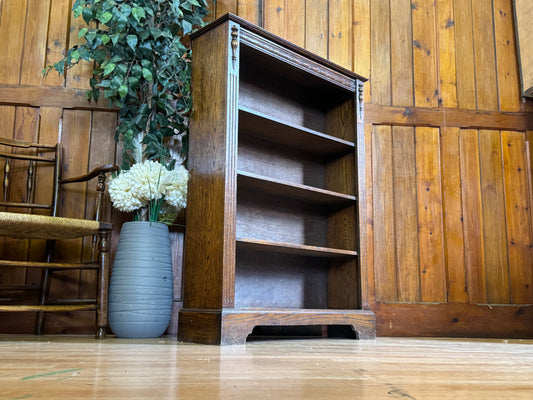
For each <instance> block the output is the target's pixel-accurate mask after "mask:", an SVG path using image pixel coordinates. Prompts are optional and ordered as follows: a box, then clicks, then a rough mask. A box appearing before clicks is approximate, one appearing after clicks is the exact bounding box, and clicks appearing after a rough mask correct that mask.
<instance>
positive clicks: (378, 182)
mask: <svg viewBox="0 0 533 400" xmlns="http://www.w3.org/2000/svg"><path fill="white" fill-rule="evenodd" d="M392 156H393V154H392V130H391V127H389V126H375V127H374V132H373V142H372V170H373V175H372V179H373V185H372V190H373V206H372V209H373V212H374V218H373V220H374V274H375V285H376V300H378V301H380V300H382V301H396V299H397V296H396V292H397V289H396V286H397V280H396V262H395V256H396V255H395V251H394V249H395V244H394V225H395V224H394V197H393V182H392V167H393V166H392Z"/></svg>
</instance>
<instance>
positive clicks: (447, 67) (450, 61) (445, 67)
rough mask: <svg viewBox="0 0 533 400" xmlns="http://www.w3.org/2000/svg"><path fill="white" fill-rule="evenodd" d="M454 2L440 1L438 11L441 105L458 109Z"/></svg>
mask: <svg viewBox="0 0 533 400" xmlns="http://www.w3.org/2000/svg"><path fill="white" fill-rule="evenodd" d="M454 3H455V2H454V1H452V0H438V2H437V10H436V20H437V30H438V32H437V39H438V40H437V43H438V76H439V83H440V90H439V92H440V93H439V105H442V106H444V107H454V108H455V107H457V106H458V103H457V78H456V77H457V71H456V65H455V64H456V58H455V48H456V47H455V29H454V28H455V20H454V9H453V4H454Z"/></svg>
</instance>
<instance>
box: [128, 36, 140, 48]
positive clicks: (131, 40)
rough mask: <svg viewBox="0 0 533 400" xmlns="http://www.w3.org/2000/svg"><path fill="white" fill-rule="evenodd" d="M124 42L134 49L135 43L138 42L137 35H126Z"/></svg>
mask: <svg viewBox="0 0 533 400" xmlns="http://www.w3.org/2000/svg"><path fill="white" fill-rule="evenodd" d="M126 42H127V43H128V46H130V48H131V49H132V50H135V48H136V47H137V43H138V42H139V39H137V36H135V35H128V36H126Z"/></svg>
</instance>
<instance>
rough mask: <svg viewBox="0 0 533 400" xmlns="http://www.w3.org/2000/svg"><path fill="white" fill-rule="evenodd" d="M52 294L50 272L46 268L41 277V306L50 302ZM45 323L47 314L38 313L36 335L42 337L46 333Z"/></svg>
mask: <svg viewBox="0 0 533 400" xmlns="http://www.w3.org/2000/svg"><path fill="white" fill-rule="evenodd" d="M49 292H50V271H49V270H48V268H45V269H44V270H43V274H42V277H41V290H40V293H39V304H40V305H41V306H43V305H45V304H46V301H47V300H48V293H49ZM44 323H45V313H44V312H42V311H38V312H37V316H36V318H35V331H34V333H35V335H41V334H42V333H43V331H44Z"/></svg>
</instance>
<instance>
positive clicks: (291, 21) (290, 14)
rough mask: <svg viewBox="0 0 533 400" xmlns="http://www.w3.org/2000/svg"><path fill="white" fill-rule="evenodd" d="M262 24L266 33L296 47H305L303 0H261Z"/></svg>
mask: <svg viewBox="0 0 533 400" xmlns="http://www.w3.org/2000/svg"><path fill="white" fill-rule="evenodd" d="M263 4H264V6H263V7H264V10H263V23H264V28H265V29H267V30H268V31H270V32H272V33H274V34H276V35H278V36H281V37H282V38H284V39H286V40H288V41H289V42H292V43H295V44H297V45H298V46H301V47H304V46H305V24H303V23H302V21H301V19H300V18H298V17H297V16H303V15H305V0H263Z"/></svg>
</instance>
